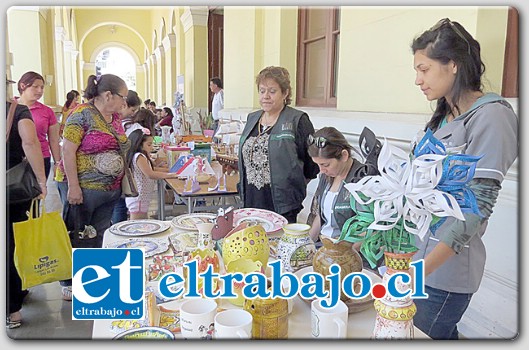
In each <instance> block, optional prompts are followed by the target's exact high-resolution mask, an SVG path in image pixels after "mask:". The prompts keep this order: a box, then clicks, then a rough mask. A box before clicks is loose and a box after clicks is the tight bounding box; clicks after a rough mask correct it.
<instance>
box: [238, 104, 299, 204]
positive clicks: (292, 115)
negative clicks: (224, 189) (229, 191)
mask: <svg viewBox="0 0 529 350" xmlns="http://www.w3.org/2000/svg"><path fill="white" fill-rule="evenodd" d="M262 114H263V111H262V110H258V111H256V112H253V113H250V114H249V115H248V118H247V121H246V126H245V127H244V130H243V132H242V135H241V139H240V142H239V175H240V176H241V177H242V176H246V172H245V170H244V169H243V166H244V165H243V158H242V147H243V144H244V143H245V142H246V139H247V138H248V135H249V134H250V132H251V131H252V130H253V128H255V126H256V125H257V123H258V122H259V118H260V117H261V115H262ZM304 114H306V113H305V112H303V111H300V110H297V109H294V108H292V107H289V106H285V108H283V110H282V111H281V114H280V115H279V117H278V119H277V122H276V124H275V125H274V126H273V127H272V130H271V131H270V139H269V142H268V155H269V156H268V162H269V166H270V181H271V189H272V199H273V202H274V203H273V204H274V211H275V212H276V213H278V214H284V213H287V212H289V211H291V210H293V209H301V208H302V202H303V200H304V199H305V196H306V194H307V185H306V183H305V176H304V174H303V165H304V164H303V160H302V159H300V158H299V157H298V150H297V146H296V133H297V127H298V123H299V120H300V118H301V117H302V116H303V115H304ZM239 186H240V187H239V192H240V195H241V200H242V201H243V206H244V194H245V188H244V181H243V179H242V178H241V180H240V182H239Z"/></svg>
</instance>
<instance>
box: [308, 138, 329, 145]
mask: <svg viewBox="0 0 529 350" xmlns="http://www.w3.org/2000/svg"><path fill="white" fill-rule="evenodd" d="M328 143H329V140H327V139H326V138H325V137H323V136H319V137H314V136H312V135H309V138H308V139H307V145H309V146H310V145H314V144H315V145H316V147H318V148H323V147H325V146H327V144H328Z"/></svg>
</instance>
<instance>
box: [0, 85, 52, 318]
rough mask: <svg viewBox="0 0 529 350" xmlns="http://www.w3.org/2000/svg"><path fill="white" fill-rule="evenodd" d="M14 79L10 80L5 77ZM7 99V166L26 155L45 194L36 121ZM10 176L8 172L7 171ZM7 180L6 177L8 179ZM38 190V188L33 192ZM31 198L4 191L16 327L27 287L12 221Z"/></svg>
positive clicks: (10, 306)
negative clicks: (16, 255) (17, 261)
mask: <svg viewBox="0 0 529 350" xmlns="http://www.w3.org/2000/svg"><path fill="white" fill-rule="evenodd" d="M7 82H8V83H13V81H7ZM7 100H8V102H7V103H6V115H7V122H6V127H7V128H6V131H7V132H6V140H7V145H6V146H7V147H6V162H7V164H6V168H7V170H8V171H9V170H10V169H12V168H14V167H15V166H17V165H19V164H20V163H22V161H23V160H24V158H26V159H27V161H28V163H29V165H30V166H31V169H32V170H33V173H34V174H35V176H36V178H37V181H38V186H39V187H40V192H41V194H40V198H42V199H44V198H45V197H46V194H47V191H46V176H45V174H44V159H43V157H42V152H41V149H40V142H39V139H38V137H37V131H36V128H35V123H34V122H33V118H32V116H31V112H30V111H29V109H28V107H27V106H23V105H18V104H17V103H16V101H13V102H12V103H11V102H9V98H8V99H7ZM8 176H9V175H8ZM7 182H8V183H9V179H7ZM36 193H38V191H37V192H36ZM31 200H32V198H29V197H28V198H27V199H26V200H24V199H23V198H17V199H15V198H12V196H10V192H9V191H7V193H6V201H7V213H6V226H7V227H6V233H7V244H8V246H7V254H6V257H7V264H6V265H7V267H8V269H7V295H6V297H7V298H6V299H7V312H6V315H7V320H6V327H7V328H17V327H20V325H21V324H22V315H21V313H20V310H21V309H22V301H23V300H24V297H25V296H26V295H27V294H28V291H27V290H22V282H21V280H20V276H19V275H18V271H17V269H16V267H15V262H14V252H15V240H14V234H13V223H14V222H20V221H24V220H26V219H27V216H26V211H28V210H29V207H30V205H31Z"/></svg>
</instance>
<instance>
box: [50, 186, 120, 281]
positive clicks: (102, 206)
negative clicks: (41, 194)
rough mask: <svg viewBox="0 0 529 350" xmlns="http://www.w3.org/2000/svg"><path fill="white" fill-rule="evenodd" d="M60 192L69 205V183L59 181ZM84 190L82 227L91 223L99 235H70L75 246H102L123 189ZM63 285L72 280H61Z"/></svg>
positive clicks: (64, 203)
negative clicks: (85, 237) (87, 236)
mask: <svg viewBox="0 0 529 350" xmlns="http://www.w3.org/2000/svg"><path fill="white" fill-rule="evenodd" d="M58 187H59V194H60V196H61V200H62V202H63V206H67V205H68V201H67V199H66V196H67V193H68V183H67V182H59V183H58ZM81 190H82V192H83V204H81V212H82V220H81V221H82V222H81V227H84V226H85V225H91V226H92V227H93V228H95V230H96V231H97V236H96V237H95V238H92V239H77V237H70V238H71V239H72V247H73V248H101V247H102V245H103V235H104V233H105V230H106V229H107V228H109V227H110V225H111V223H110V220H111V218H112V212H113V210H114V205H115V204H116V201H117V200H118V199H119V198H120V197H121V190H120V189H119V190H115V191H98V190H89V189H86V188H82V189H81ZM61 285H62V286H65V285H66V286H68V285H70V286H71V285H72V282H71V280H69V281H61Z"/></svg>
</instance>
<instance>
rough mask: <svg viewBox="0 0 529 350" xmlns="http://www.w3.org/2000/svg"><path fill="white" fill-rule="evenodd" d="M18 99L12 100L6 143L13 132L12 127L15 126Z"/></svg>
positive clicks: (8, 115)
mask: <svg viewBox="0 0 529 350" xmlns="http://www.w3.org/2000/svg"><path fill="white" fill-rule="evenodd" d="M17 104H18V101H17V100H16V99H12V100H11V106H9V112H8V113H7V122H6V143H7V141H9V134H11V127H12V126H13V120H14V119H15V110H16V109H17Z"/></svg>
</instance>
